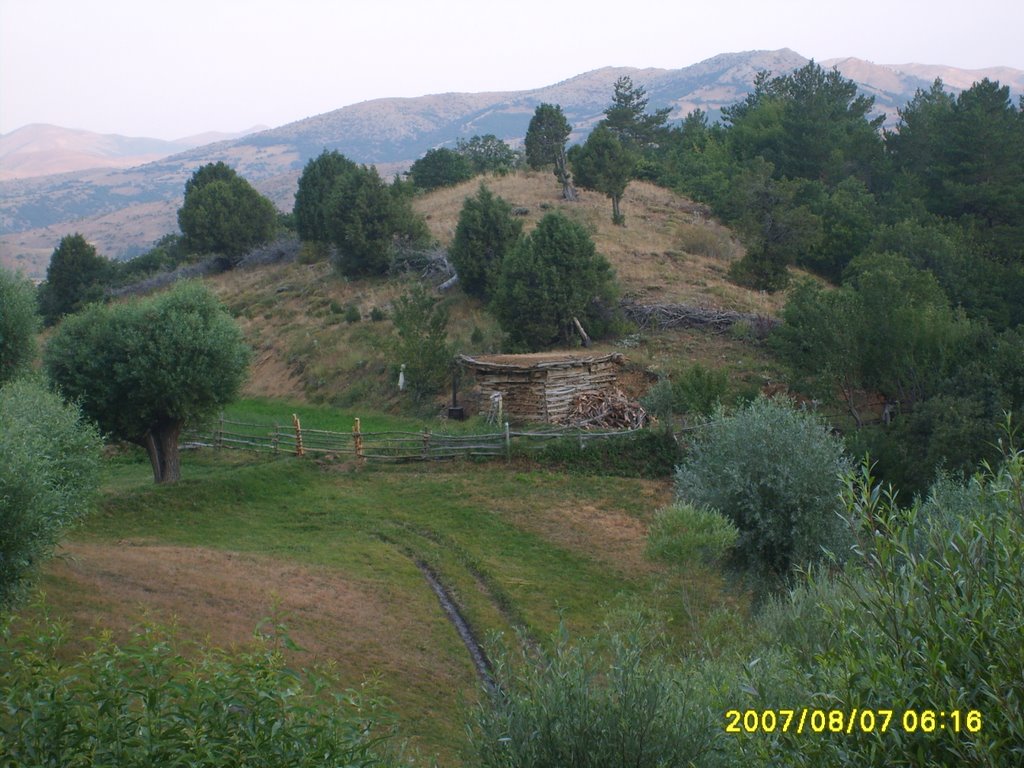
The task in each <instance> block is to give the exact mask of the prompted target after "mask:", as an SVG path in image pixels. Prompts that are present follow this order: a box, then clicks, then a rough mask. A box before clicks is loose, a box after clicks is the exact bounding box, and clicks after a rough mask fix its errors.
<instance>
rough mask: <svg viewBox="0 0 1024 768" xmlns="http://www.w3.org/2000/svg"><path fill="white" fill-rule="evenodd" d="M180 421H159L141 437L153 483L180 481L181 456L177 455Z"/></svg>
mask: <svg viewBox="0 0 1024 768" xmlns="http://www.w3.org/2000/svg"><path fill="white" fill-rule="evenodd" d="M180 435H181V422H180V421H160V422H157V423H156V424H155V425H153V426H152V427H150V429H149V431H148V432H146V434H145V436H144V437H143V443H144V445H145V447H146V453H148V454H149V463H150V464H151V465H152V467H153V482H155V483H176V482H178V480H180V479H181V456H180V454H179V453H178V437H179V436H180Z"/></svg>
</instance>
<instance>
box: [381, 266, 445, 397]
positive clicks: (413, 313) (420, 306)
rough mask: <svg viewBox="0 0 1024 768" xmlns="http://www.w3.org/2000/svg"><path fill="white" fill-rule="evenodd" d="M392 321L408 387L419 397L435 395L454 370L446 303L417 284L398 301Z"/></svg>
mask: <svg viewBox="0 0 1024 768" xmlns="http://www.w3.org/2000/svg"><path fill="white" fill-rule="evenodd" d="M392 320H393V321H394V323H395V329H396V330H397V331H398V343H397V350H396V354H397V355H398V359H399V362H400V363H401V364H403V365H405V381H406V386H407V388H408V389H409V391H410V392H412V393H413V395H414V396H415V397H417V398H421V397H425V396H428V395H434V394H436V393H437V392H438V390H440V389H441V388H442V387H443V386H444V383H445V381H446V380H447V378H448V375H449V374H450V373H451V369H452V365H453V358H454V355H453V353H452V350H451V347H450V345H449V344H448V306H447V304H445V303H443V302H441V301H439V300H438V299H437V298H435V297H434V296H431V295H430V294H429V293H427V290H426V289H425V288H424V287H423V286H422V285H419V284H417V285H416V286H415V287H414V288H413V289H412V290H411V291H409V292H408V293H406V294H403V295H402V296H400V297H399V298H398V300H397V301H395V304H394V309H393V311H392Z"/></svg>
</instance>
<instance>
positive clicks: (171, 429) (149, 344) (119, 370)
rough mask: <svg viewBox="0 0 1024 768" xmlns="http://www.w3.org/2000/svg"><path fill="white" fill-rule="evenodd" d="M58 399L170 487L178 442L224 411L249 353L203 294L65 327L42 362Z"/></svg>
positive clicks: (185, 290)
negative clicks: (142, 454) (133, 447)
mask: <svg viewBox="0 0 1024 768" xmlns="http://www.w3.org/2000/svg"><path fill="white" fill-rule="evenodd" d="M44 360H45V364H46V369H47V372H48V373H49V375H50V378H51V379H52V380H53V382H54V383H55V385H56V386H57V387H59V388H60V390H61V391H62V392H63V394H64V396H65V397H67V398H69V399H71V400H75V401H77V402H79V404H80V405H81V408H82V410H83V412H84V413H85V414H86V415H87V416H89V417H91V418H92V419H94V420H95V421H96V422H97V423H98V424H99V425H100V428H101V429H102V430H103V431H104V432H107V433H109V434H111V435H113V436H114V437H117V438H119V439H121V440H125V441H127V442H131V443H136V444H138V445H140V446H142V447H143V448H145V449H146V451H147V453H148V454H149V458H150V462H151V464H152V467H153V479H154V480H155V481H156V482H158V483H169V482H170V483H172V482H175V481H177V480H178V479H179V477H180V474H181V467H180V462H179V456H178V438H179V436H180V434H181V431H182V429H183V428H184V427H185V426H186V425H189V424H195V423H198V422H201V421H202V420H203V419H205V418H208V417H210V416H212V415H213V414H214V413H216V411H217V410H218V409H219V408H220V407H222V406H223V405H225V404H226V403H228V402H230V401H231V400H232V399H233V398H234V397H235V395H236V394H237V392H238V389H239V387H240V386H241V384H242V381H243V379H244V377H245V374H246V370H247V367H248V361H249V350H248V348H247V347H246V345H245V343H244V341H243V339H242V333H241V331H240V330H239V328H238V326H237V325H236V324H235V322H234V321H233V320H232V319H231V316H230V315H229V314H228V312H227V310H226V309H225V308H224V307H223V305H221V304H220V302H219V301H218V300H217V298H216V297H215V296H214V295H213V294H212V293H210V292H209V291H208V290H207V289H206V288H204V287H202V286H201V285H194V284H183V285H181V286H179V287H176V288H174V289H173V290H172V291H170V292H169V293H166V294H163V295H159V296H156V297H153V298H149V299H144V300H141V301H137V302H133V303H128V304H118V305H113V306H102V305H93V306H92V307H89V308H88V309H87V310H86V311H84V312H82V313H80V314H78V315H74V316H72V317H69V318H67V320H65V322H64V323H62V324H61V327H60V328H59V329H58V331H57V333H56V334H54V336H53V338H51V339H50V342H49V344H48V345H47V348H46V352H45V355H44Z"/></svg>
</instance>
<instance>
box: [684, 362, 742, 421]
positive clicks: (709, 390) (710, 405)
mask: <svg viewBox="0 0 1024 768" xmlns="http://www.w3.org/2000/svg"><path fill="white" fill-rule="evenodd" d="M728 389H729V377H728V375H727V374H726V373H725V371H716V370H712V369H711V368H705V367H704V366H703V365H701V364H700V363H694V364H693V365H692V366H690V367H689V368H687V369H686V370H685V371H683V372H682V373H681V374H679V375H677V376H675V377H674V378H673V379H672V407H673V410H675V411H676V412H677V413H693V414H698V415H701V416H709V415H711V413H712V412H713V411H714V410H715V408H717V407H718V405H719V404H721V402H722V400H723V399H724V398H725V395H726V392H727V391H728Z"/></svg>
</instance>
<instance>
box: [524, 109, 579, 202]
mask: <svg viewBox="0 0 1024 768" xmlns="http://www.w3.org/2000/svg"><path fill="white" fill-rule="evenodd" d="M570 133H572V126H571V125H569V121H568V120H566V119H565V114H564V113H563V112H562V108H561V107H560V106H559V105H557V104H540V105H539V106H538V107H537V109H535V110H534V113H533V117H532V118H530V125H529V127H527V129H526V139H525V140H524V146H525V150H526V163H527V165H529V166H530V167H531V168H533V169H534V170H540V169H541V168H546V167H548V166H553V167H554V174H555V176H556V177H557V178H558V182H559V183H560V184H561V185H562V197H564V198H565V199H566V200H575V199H576V189H575V188H574V187H573V184H572V175H571V174H570V173H569V162H568V159H567V157H566V150H565V145H566V142H567V141H569V134H570Z"/></svg>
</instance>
